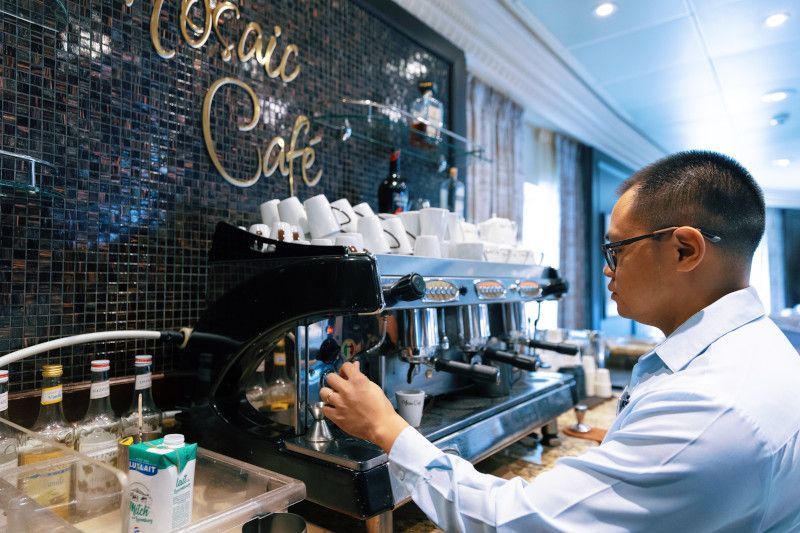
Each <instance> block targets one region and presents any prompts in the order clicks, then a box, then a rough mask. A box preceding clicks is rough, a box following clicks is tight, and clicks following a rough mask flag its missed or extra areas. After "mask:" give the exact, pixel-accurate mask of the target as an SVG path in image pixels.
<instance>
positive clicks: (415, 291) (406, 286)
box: [383, 272, 425, 305]
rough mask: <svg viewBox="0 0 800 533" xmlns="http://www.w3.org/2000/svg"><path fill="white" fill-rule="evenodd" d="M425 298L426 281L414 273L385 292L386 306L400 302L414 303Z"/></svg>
mask: <svg viewBox="0 0 800 533" xmlns="http://www.w3.org/2000/svg"><path fill="white" fill-rule="evenodd" d="M423 296H425V279H424V278H423V277H422V276H420V275H419V274H416V273H413V272H412V273H411V274H407V275H405V276H403V277H402V278H400V279H398V280H397V282H395V284H394V285H392V286H391V287H389V288H388V289H384V290H383V299H384V301H385V302H386V305H394V304H395V303H397V302H398V301H402V302H413V301H414V300H420V299H422V297H423Z"/></svg>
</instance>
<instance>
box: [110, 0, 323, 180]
mask: <svg viewBox="0 0 800 533" xmlns="http://www.w3.org/2000/svg"><path fill="white" fill-rule="evenodd" d="M199 1H202V2H203V20H202V21H201V23H197V22H196V21H195V20H194V19H193V18H192V17H191V14H192V8H193V7H194V5H195V4H197V3H198V2H199ZM133 2H134V0H125V4H126V5H127V6H128V7H130V6H132V5H133ZM163 4H164V0H154V2H153V11H152V14H151V15H150V39H151V41H152V42H153V47H154V48H155V49H156V52H157V53H158V55H160V56H161V57H163V58H164V59H172V58H173V57H175V50H168V49H166V48H165V47H164V46H163V44H162V43H161V37H160V35H159V31H160V25H161V8H162V7H163ZM226 13H227V15H226V17H227V18H230V17H231V16H232V17H234V18H236V19H237V20H238V19H239V18H240V13H239V7H238V6H237V5H236V4H234V3H233V2H229V1H227V0H224V1H217V2H216V3H215V4H213V5H212V1H211V0H182V1H181V8H180V19H179V22H178V25H179V28H180V31H181V34H182V35H183V39H184V40H185V41H186V44H188V45H189V46H191V47H192V48H202V47H203V46H205V44H206V43H207V42H208V40H209V38H210V37H211V33H212V30H213V32H214V34H215V35H216V38H217V41H218V42H219V45H220V55H221V56H222V59H223V60H224V61H232V60H234V57H235V58H237V59H238V60H239V61H241V62H242V63H246V62H248V61H256V62H257V63H258V64H259V65H260V66H261V67H262V68H263V69H264V72H265V73H266V75H267V76H268V77H269V78H271V79H275V78H278V77H280V79H281V80H283V82H284V83H291V82H292V81H294V80H295V79H297V77H298V76H299V75H300V65H298V64H297V57H298V53H299V48H298V47H297V45H296V44H287V45H286V46H285V47H283V50H282V51H279V50H278V41H279V39H280V37H281V28H280V26H275V27H274V28H273V29H272V32H271V33H269V34H265V33H264V30H263V28H262V27H261V25H260V24H259V23H258V22H252V21H250V22H248V23H247V24H246V25H245V26H244V30H243V31H242V32H241V34H239V36H238V40H236V42H234V41H232V40H231V39H230V38H229V36H228V35H226V34H224V33H223V32H222V30H221V24H220V21H221V20H224V19H223V18H222V17H223V15H225V14H226ZM226 85H232V86H235V87H238V88H240V89H242V90H243V91H244V92H245V93H247V96H248V97H249V98H250V103H251V107H252V116H251V117H250V118H249V119H247V120H245V121H244V122H239V124H238V129H239V131H250V130H252V129H253V128H255V127H256V126H257V125H258V122H259V120H260V119H261V103H260V101H259V99H258V96H257V95H256V93H255V91H254V90H253V88H252V87H251V86H250V85H248V84H247V83H246V82H244V81H242V80H239V79H236V78H231V77H223V78H220V79H218V80H216V81H215V82H214V83H212V84H211V86H210V87H209V88H208V90H207V91H206V95H205V98H203V118H202V120H203V139H204V140H205V144H206V149H207V150H208V155H209V157H210V158H211V162H212V163H213V164H214V167H216V169H217V171H218V172H219V173H220V175H222V177H223V178H225V179H226V180H227V181H228V182H230V183H232V184H233V185H236V186H237V187H250V186H251V185H253V184H255V183H256V182H257V181H258V180H259V179H260V178H261V176H262V175H263V176H265V177H269V176H271V175H273V174H274V173H275V172H276V171H279V172H280V173H281V175H283V176H285V177H288V178H289V191H290V194H294V178H295V162H296V160H298V159H299V162H298V163H299V167H300V173H301V177H302V179H303V181H304V182H305V184H306V185H308V186H309V187H313V186H314V185H316V184H317V183H318V182H319V180H320V178H321V177H322V170H318V171H317V173H316V174H314V176H313V177H309V171H310V170H311V167H313V166H314V160H315V158H316V156H315V152H314V148H313V146H314V145H316V144H317V143H319V142H320V138H319V137H315V138H313V139H310V140H309V141H308V145H307V146H303V144H302V142H301V140H302V137H304V136H306V135H308V132H309V129H310V128H311V123H310V121H309V119H308V117H307V116H306V115H299V116H298V117H297V118H296V119H295V121H294V127H293V128H292V134H291V137H290V139H289V142H288V145H287V142H286V140H285V139H284V138H283V137H281V136H279V135H276V136H275V137H273V138H272V139H271V140H270V141H269V143H268V144H267V145H266V148H265V149H264V150H263V152H262V151H261V150H259V149H258V148H256V155H257V157H258V167H257V168H256V169H255V170H254V171H253V173H252V175H251V176H250V177H246V178H238V177H234V176H231V174H230V173H229V172H228V171H227V169H226V168H225V166H224V165H223V164H222V161H220V159H219V155H218V154H217V149H216V146H215V143H214V134H213V131H212V129H211V109H212V107H213V103H214V96H216V94H217V92H218V91H219V90H220V89H222V88H223V87H225V86H226Z"/></svg>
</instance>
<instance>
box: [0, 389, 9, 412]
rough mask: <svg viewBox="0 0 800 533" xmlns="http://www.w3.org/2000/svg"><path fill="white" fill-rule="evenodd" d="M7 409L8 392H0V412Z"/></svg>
mask: <svg viewBox="0 0 800 533" xmlns="http://www.w3.org/2000/svg"><path fill="white" fill-rule="evenodd" d="M7 410H8V393H7V392H4V393H3V394H0V413H2V412H3V411H7Z"/></svg>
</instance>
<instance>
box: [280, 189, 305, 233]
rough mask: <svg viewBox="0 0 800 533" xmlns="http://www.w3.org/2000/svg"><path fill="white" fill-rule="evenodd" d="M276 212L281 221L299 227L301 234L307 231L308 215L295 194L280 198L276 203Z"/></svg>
mask: <svg viewBox="0 0 800 533" xmlns="http://www.w3.org/2000/svg"><path fill="white" fill-rule="evenodd" d="M278 214H279V215H280V217H281V221H283V222H288V223H289V224H292V225H294V226H297V227H299V228H300V230H301V231H302V232H303V234H305V233H308V216H307V215H306V210H305V208H304V207H303V204H301V203H300V200H298V199H297V196H290V197H289V198H285V199H283V200H281V201H280V203H279V204H278Z"/></svg>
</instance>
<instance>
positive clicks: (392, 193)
mask: <svg viewBox="0 0 800 533" xmlns="http://www.w3.org/2000/svg"><path fill="white" fill-rule="evenodd" d="M406 209H408V185H407V184H406V180H405V178H404V177H403V176H402V175H401V174H400V150H398V149H396V148H395V149H393V150H392V153H391V155H390V156H389V174H388V175H387V176H386V179H384V180H383V181H382V182H381V184H380V187H378V211H380V212H381V213H392V214H395V215H396V214H397V213H402V212H403V211H405V210H406Z"/></svg>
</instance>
